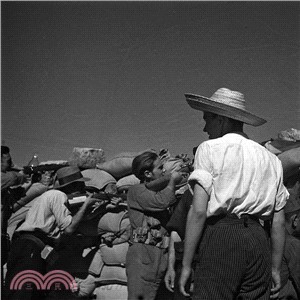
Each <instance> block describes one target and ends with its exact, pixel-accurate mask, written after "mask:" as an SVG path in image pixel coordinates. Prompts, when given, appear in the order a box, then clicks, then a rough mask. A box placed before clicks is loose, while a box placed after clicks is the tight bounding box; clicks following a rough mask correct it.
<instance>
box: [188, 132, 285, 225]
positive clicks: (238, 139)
mask: <svg viewBox="0 0 300 300" xmlns="http://www.w3.org/2000/svg"><path fill="white" fill-rule="evenodd" d="M282 172H283V171H282V165H281V162H280V160H279V159H278V158H277V157H276V156H275V155H274V154H272V153H271V152H269V151H268V150H267V149H265V148H264V147H263V146H261V145H259V144H258V143H256V142H254V141H252V140H249V139H247V138H245V137H243V136H241V135H239V134H236V133H229V134H226V135H224V136H223V137H221V138H217V139H212V140H208V141H206V142H204V143H202V144H201V145H200V146H199V147H198V149H197V152H196V154H195V162H194V171H193V172H192V174H191V175H190V177H189V184H190V186H193V183H194V182H195V181H196V182H198V183H199V184H200V185H201V186H202V187H203V188H204V189H205V191H206V192H207V193H208V195H209V196H210V199H209V201H208V208H207V217H210V216H213V215H219V214H221V213H230V214H235V215H237V216H238V217H240V216H241V215H242V214H251V215H255V216H257V217H258V218H260V219H262V220H266V219H269V218H270V217H271V216H272V214H273V212H274V211H279V210H281V209H282V208H283V207H284V206H285V203H286V200H287V198H288V196H289V193H288V191H287V189H286V188H285V186H284V185H283V176H282Z"/></svg>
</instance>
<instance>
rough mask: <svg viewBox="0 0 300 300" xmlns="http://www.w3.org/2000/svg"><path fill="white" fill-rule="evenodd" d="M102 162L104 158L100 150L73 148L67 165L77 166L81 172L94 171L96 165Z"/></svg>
mask: <svg viewBox="0 0 300 300" xmlns="http://www.w3.org/2000/svg"><path fill="white" fill-rule="evenodd" d="M104 161H105V156H104V151H103V150H102V149H95V148H79V147H75V148H74V149H73V152H72V154H71V157H70V158H69V165H70V166H77V167H78V168H80V169H81V170H84V169H94V168H96V165H97V164H98V163H102V162H104Z"/></svg>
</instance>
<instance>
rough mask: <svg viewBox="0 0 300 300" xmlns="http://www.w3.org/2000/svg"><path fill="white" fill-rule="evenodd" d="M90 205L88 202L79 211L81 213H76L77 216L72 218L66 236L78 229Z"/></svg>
mask: <svg viewBox="0 0 300 300" xmlns="http://www.w3.org/2000/svg"><path fill="white" fill-rule="evenodd" d="M88 206H89V204H88V202H87V201H86V202H85V203H84V204H83V205H82V206H81V207H80V209H79V211H78V212H77V213H76V215H74V216H73V218H72V223H71V224H70V225H69V226H68V227H67V228H66V229H65V231H64V232H65V233H66V234H72V233H73V232H74V231H75V230H76V229H77V227H78V225H79V223H80V222H81V221H82V219H83V217H84V215H85V213H86V210H87V208H88Z"/></svg>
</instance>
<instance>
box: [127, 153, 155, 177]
mask: <svg viewBox="0 0 300 300" xmlns="http://www.w3.org/2000/svg"><path fill="white" fill-rule="evenodd" d="M157 158H158V155H157V154H156V153H155V152H151V151H146V152H144V153H142V154H140V155H138V156H136V157H135V158H134V159H133V161H132V173H133V174H134V175H135V176H136V177H137V178H138V179H139V180H140V181H141V182H144V181H145V179H146V178H145V174H144V173H145V171H150V172H151V171H152V170H153V167H154V166H153V164H154V162H155V161H156V159H157Z"/></svg>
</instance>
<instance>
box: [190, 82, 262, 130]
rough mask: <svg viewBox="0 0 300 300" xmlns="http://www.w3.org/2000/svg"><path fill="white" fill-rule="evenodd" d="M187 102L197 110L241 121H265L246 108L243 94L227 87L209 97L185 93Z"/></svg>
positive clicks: (254, 123)
mask: <svg viewBox="0 0 300 300" xmlns="http://www.w3.org/2000/svg"><path fill="white" fill-rule="evenodd" d="M185 97H186V101H187V102H188V104H189V105H190V106H191V107H192V108H194V109H197V110H201V111H207V112H211V113H215V114H218V115H221V116H225V117H228V118H231V119H235V120H239V121H241V122H243V123H246V124H249V125H253V126H259V125H262V124H264V123H266V122H267V121H266V120H264V119H262V118H260V117H258V116H256V115H254V114H252V113H250V112H249V111H247V110H246V103H245V102H246V101H245V98H244V95H243V94H242V93H240V92H237V91H231V90H229V89H227V88H220V89H218V90H217V91H216V92H215V93H214V94H213V95H212V96H211V97H210V98H207V97H204V96H199V95H194V94H185Z"/></svg>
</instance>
